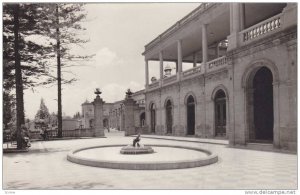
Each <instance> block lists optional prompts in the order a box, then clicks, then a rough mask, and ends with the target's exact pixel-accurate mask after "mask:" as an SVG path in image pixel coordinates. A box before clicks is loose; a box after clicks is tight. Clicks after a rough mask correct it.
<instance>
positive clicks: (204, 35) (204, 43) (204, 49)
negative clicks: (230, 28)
mask: <svg viewBox="0 0 300 195" xmlns="http://www.w3.org/2000/svg"><path fill="white" fill-rule="evenodd" d="M206 31H207V24H203V25H202V65H203V67H204V72H206V62H207V57H208V56H207V32H206Z"/></svg>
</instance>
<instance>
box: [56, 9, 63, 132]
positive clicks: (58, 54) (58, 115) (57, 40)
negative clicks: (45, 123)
mask: <svg viewBox="0 0 300 195" xmlns="http://www.w3.org/2000/svg"><path fill="white" fill-rule="evenodd" d="M56 25H57V26H56V42H57V45H56V52H57V92H58V94H57V96H58V97H57V104H58V105H57V106H58V111H57V122H58V132H57V137H62V105H61V62H60V32H59V14H58V4H56Z"/></svg>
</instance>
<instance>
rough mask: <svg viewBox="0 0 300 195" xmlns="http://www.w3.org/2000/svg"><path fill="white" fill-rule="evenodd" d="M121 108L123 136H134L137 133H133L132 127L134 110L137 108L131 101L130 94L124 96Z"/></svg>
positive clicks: (133, 127)
mask: <svg viewBox="0 0 300 195" xmlns="http://www.w3.org/2000/svg"><path fill="white" fill-rule="evenodd" d="M127 93H128V92H127ZM123 106H124V108H123V112H124V115H123V117H124V118H123V120H124V131H125V136H129V135H135V134H136V133H137V132H136V131H135V125H134V110H135V109H136V108H137V107H138V105H137V104H136V102H135V101H134V100H133V99H132V97H131V94H127V95H126V98H125V100H124V102H123Z"/></svg>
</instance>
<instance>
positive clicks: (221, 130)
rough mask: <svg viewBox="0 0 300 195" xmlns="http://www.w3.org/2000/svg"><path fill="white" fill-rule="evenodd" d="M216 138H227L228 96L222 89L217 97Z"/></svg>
mask: <svg viewBox="0 0 300 195" xmlns="http://www.w3.org/2000/svg"><path fill="white" fill-rule="evenodd" d="M215 136H222V137H223V136H226V95H225V93H224V91H223V90H221V89H220V90H219V91H217V93H216V96H215Z"/></svg>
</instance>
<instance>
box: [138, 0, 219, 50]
mask: <svg viewBox="0 0 300 195" xmlns="http://www.w3.org/2000/svg"><path fill="white" fill-rule="evenodd" d="M214 4H216V3H211V2H209V3H201V4H200V5H199V6H198V7H197V8H195V9H194V10H193V11H191V12H190V13H189V14H187V15H186V16H184V17H183V18H182V19H180V20H179V21H177V22H176V23H175V24H173V25H172V26H171V27H169V28H168V29H167V30H165V31H164V32H163V33H161V34H160V35H158V36H157V37H156V38H155V39H153V40H152V41H150V42H149V43H148V44H146V45H145V51H144V52H143V53H142V55H145V53H146V52H147V51H148V50H150V49H152V48H153V47H154V46H155V45H156V44H157V43H159V42H160V41H162V40H163V39H165V38H167V37H169V36H170V35H171V34H173V33H174V32H176V31H177V30H178V29H179V28H180V27H181V26H182V25H184V24H186V23H189V22H190V21H192V20H193V19H194V18H196V17H198V16H199V15H201V14H202V13H203V12H205V11H206V10H207V9H208V8H210V7H211V6H213V5H214Z"/></svg>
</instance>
